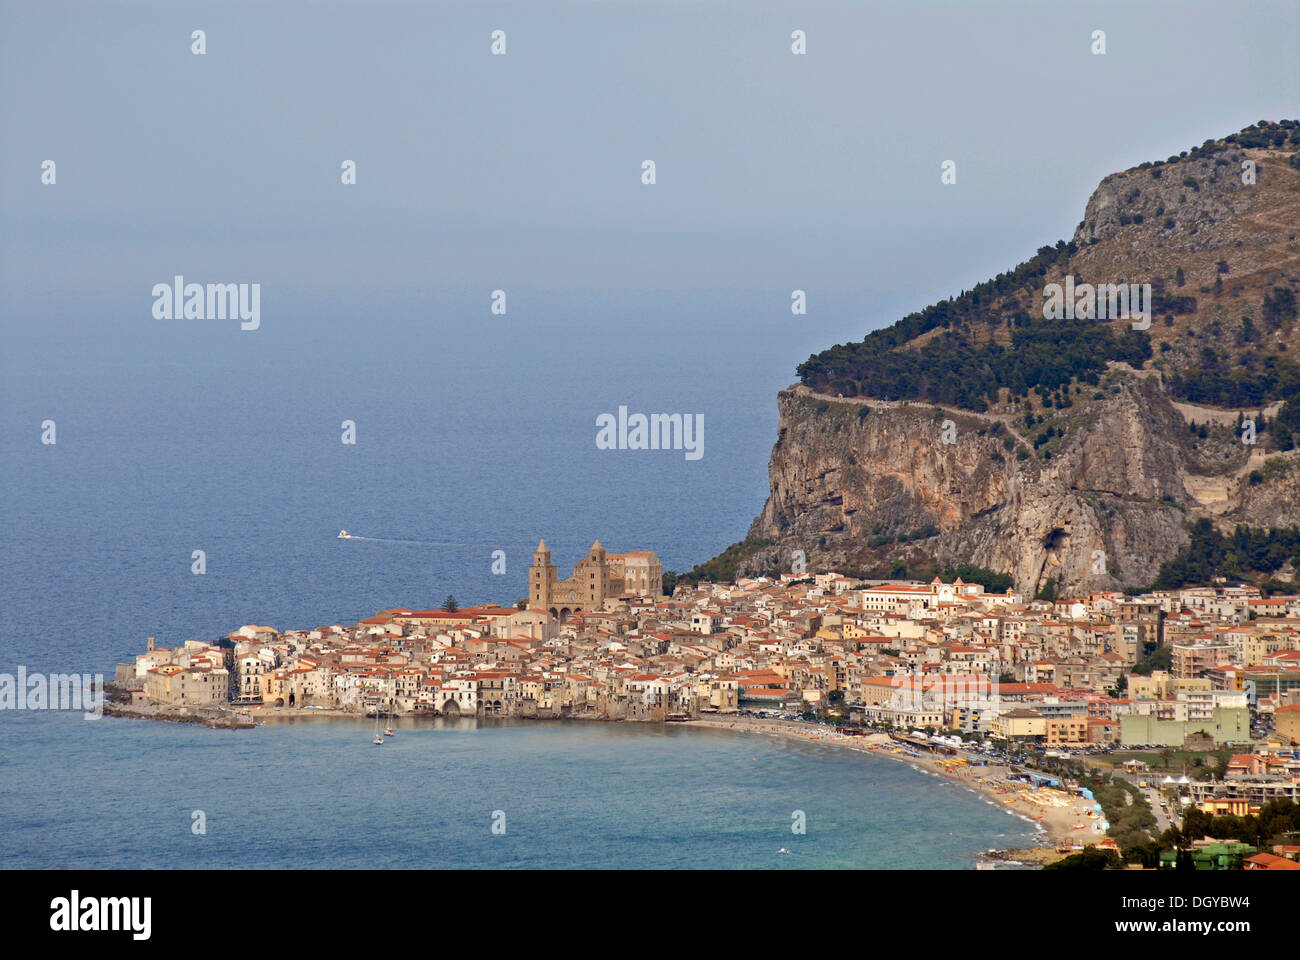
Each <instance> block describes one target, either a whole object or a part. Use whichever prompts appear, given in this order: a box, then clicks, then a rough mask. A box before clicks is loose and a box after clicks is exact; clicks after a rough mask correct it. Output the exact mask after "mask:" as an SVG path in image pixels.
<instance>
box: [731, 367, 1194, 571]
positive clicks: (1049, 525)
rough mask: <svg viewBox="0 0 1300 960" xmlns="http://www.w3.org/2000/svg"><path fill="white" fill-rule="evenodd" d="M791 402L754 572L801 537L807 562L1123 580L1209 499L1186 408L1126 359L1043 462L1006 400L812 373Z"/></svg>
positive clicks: (780, 559)
mask: <svg viewBox="0 0 1300 960" xmlns="http://www.w3.org/2000/svg"><path fill="white" fill-rule="evenodd" d="M779 405H780V411H781V426H780V439H779V441H778V442H777V444H776V447H775V449H774V450H773V451H772V458H771V462H770V465H769V473H770V477H771V495H770V496H769V498H768V500H767V503H766V505H765V506H764V508H763V512H762V514H761V515H760V516H759V517H758V519H757V520H755V521H754V524H753V526H752V527H751V529H750V531H749V539H750V540H751V541H754V540H757V541H770V544H769V545H767V546H765V547H763V548H762V549H760V550H758V551H756V552H755V553H754V554H753V555H752V556H751V557H750V558H749V559H748V560H747V561H745V562H744V563H743V564H742V569H744V570H746V571H748V572H762V571H765V570H770V569H772V568H773V567H776V568H779V569H782V570H788V569H790V565H791V554H792V551H795V550H802V551H804V553H805V556H806V557H807V558H808V563H809V569H810V570H817V569H836V568H839V569H843V568H846V567H854V568H863V567H866V566H870V565H871V564H872V563H879V562H880V561H882V560H888V559H892V558H916V557H928V558H933V559H936V560H939V561H941V562H953V563H956V562H963V561H966V562H971V563H975V564H977V565H979V566H984V567H989V568H991V569H994V570H999V571H1007V572H1010V573H1012V574H1013V576H1014V578H1015V583H1016V588H1017V589H1018V590H1020V591H1025V592H1031V593H1032V592H1034V591H1036V590H1037V589H1038V588H1040V587H1041V586H1042V585H1043V584H1044V583H1045V582H1046V580H1047V579H1048V578H1049V577H1051V578H1055V580H1056V582H1057V584H1058V585H1060V586H1061V587H1063V588H1064V589H1066V590H1069V591H1072V592H1075V591H1080V590H1090V589H1096V590H1101V589H1116V588H1117V587H1119V586H1121V585H1123V584H1128V583H1133V584H1136V583H1142V584H1145V583H1148V582H1150V580H1151V579H1152V578H1153V577H1154V575H1155V573H1156V571H1157V569H1158V568H1159V565H1160V564H1161V563H1162V562H1163V561H1164V560H1166V559H1168V557H1169V556H1171V555H1172V554H1173V553H1174V552H1175V551H1176V550H1177V549H1178V547H1179V546H1180V545H1181V544H1183V543H1184V542H1186V539H1187V535H1186V533H1185V527H1186V524H1187V522H1188V510H1189V504H1191V505H1192V508H1193V509H1195V508H1196V507H1197V506H1199V504H1198V502H1197V501H1196V500H1195V498H1194V497H1193V496H1192V495H1191V494H1190V493H1189V492H1188V490H1187V488H1186V485H1185V481H1186V480H1187V478H1188V477H1189V476H1192V474H1193V470H1194V467H1195V462H1194V460H1193V458H1192V456H1191V454H1192V451H1191V450H1190V449H1189V448H1190V444H1189V443H1188V442H1187V441H1186V440H1185V439H1184V438H1185V436H1186V435H1187V428H1186V424H1185V422H1184V420H1183V418H1182V416H1180V415H1179V413H1178V412H1177V411H1176V410H1175V409H1174V408H1173V407H1172V405H1171V404H1170V403H1169V401H1168V400H1166V399H1165V398H1164V397H1163V396H1162V395H1161V394H1160V392H1159V390H1158V388H1157V387H1156V385H1155V382H1154V381H1147V380H1144V379H1142V378H1140V377H1137V376H1134V375H1131V374H1123V373H1120V372H1116V373H1115V374H1114V376H1113V378H1112V381H1111V382H1109V383H1108V384H1107V391H1106V396H1105V399H1104V400H1102V401H1100V402H1099V403H1097V404H1095V405H1094V406H1093V407H1091V408H1090V410H1089V411H1088V413H1087V415H1086V418H1087V420H1088V422H1087V423H1080V424H1078V427H1079V429H1075V430H1072V431H1070V433H1069V434H1068V435H1067V441H1066V442H1064V443H1063V444H1062V445H1061V447H1060V449H1059V451H1058V453H1057V455H1056V456H1055V457H1053V458H1052V459H1050V460H1048V461H1046V462H1043V461H1042V460H1041V459H1039V458H1037V457H1035V456H1033V455H1032V447H1031V445H1030V444H1029V443H1028V442H1027V441H1026V440H1025V439H1024V438H1022V437H1021V436H1020V435H1019V434H1018V433H1017V432H1015V429H1014V427H1013V426H1011V421H1010V418H1003V417H1000V416H998V415H995V414H986V415H977V414H972V413H969V412H965V411H958V410H943V409H939V408H935V407H933V406H929V405H920V404H917V405H912V404H890V403H885V402H870V401H867V402H864V401H862V400H838V399H832V398H829V397H819V396H817V395H814V394H812V393H811V392H810V391H808V390H807V389H806V388H803V387H795V388H792V389H791V390H787V391H783V392H782V393H781V394H780V397H779ZM864 409H865V410H867V411H868V412H866V413H865V414H864V413H862V412H861V411H862V410H864ZM945 433H946V436H947V438H948V439H950V440H952V441H953V442H951V443H945V442H944V439H945ZM1022 450H1023V451H1025V452H1026V456H1025V458H1024V459H1018V458H1017V454H1018V452H1019V451H1022ZM900 537H901V538H902V539H901V540H900V539H898V538H900ZM886 540H888V541H890V542H884V541H886Z"/></svg>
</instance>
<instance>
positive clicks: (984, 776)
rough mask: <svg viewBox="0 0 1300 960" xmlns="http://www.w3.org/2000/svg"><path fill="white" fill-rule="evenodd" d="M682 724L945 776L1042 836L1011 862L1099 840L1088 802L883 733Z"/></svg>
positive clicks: (734, 721) (739, 720) (1048, 856)
mask: <svg viewBox="0 0 1300 960" xmlns="http://www.w3.org/2000/svg"><path fill="white" fill-rule="evenodd" d="M685 725H688V726H699V727H714V728H717V729H720V730H735V731H739V732H745V733H756V734H761V735H765V736H773V737H786V738H789V739H793V740H801V741H804V742H810V741H811V742H816V743H822V744H825V745H826V746H831V747H840V748H843V749H848V750H859V751H862V752H864V753H874V754H875V755H876V756H879V757H886V758H888V759H891V760H901V761H903V762H904V763H908V764H911V765H912V766H913V767H915V768H917V769H919V770H924V771H926V772H928V773H932V774H935V775H937V776H942V777H946V778H948V779H950V780H952V781H954V782H956V783H960V784H962V785H963V786H966V787H968V788H969V789H971V790H973V791H975V792H977V793H979V794H982V795H983V796H984V797H985V798H987V799H988V800H990V801H991V802H993V803H996V804H998V805H1000V806H1005V807H1007V808H1009V812H1011V813H1014V814H1015V815H1016V816H1019V817H1021V818H1022V819H1024V820H1027V821H1030V822H1032V823H1034V824H1035V825H1037V826H1038V827H1039V828H1040V829H1041V830H1042V831H1043V833H1044V834H1045V835H1046V839H1045V842H1044V845H1043V846H1041V847H1036V848H1033V849H1032V850H1019V851H1015V853H1016V854H1017V855H1018V856H1017V859H1030V860H1034V861H1036V862H1048V861H1050V860H1053V859H1056V858H1057V856H1058V855H1059V854H1058V852H1057V849H1056V848H1057V847H1058V846H1062V845H1065V844H1084V845H1086V844H1088V843H1096V842H1097V841H1098V840H1100V839H1101V837H1102V835H1101V834H1100V833H1098V832H1096V831H1095V830H1094V826H1093V825H1094V823H1095V822H1096V821H1095V819H1094V818H1090V817H1089V816H1088V814H1089V812H1091V811H1092V809H1093V806H1094V804H1093V803H1092V802H1091V801H1089V800H1087V799H1084V798H1083V797H1079V796H1075V795H1073V794H1070V793H1067V792H1066V791H1063V790H1054V789H1052V788H1049V787H1044V788H1038V789H1035V788H1033V787H1031V786H1029V785H1028V784H1024V783H1020V782H1017V781H1012V780H1010V779H1009V778H1010V776H1011V775H1012V769H1011V767H1009V766H1007V765H1006V764H1001V763H995V762H992V761H990V762H989V763H988V765H987V766H972V765H968V764H964V763H958V762H954V761H955V759H956V758H954V757H944V756H940V755H938V754H928V753H924V752H921V751H914V752H913V753H908V752H905V751H903V750H900V749H899V748H900V746H901V745H900V744H899V743H897V742H896V741H894V740H893V739H892V738H891V737H890V736H889V735H888V734H885V733H865V734H863V735H861V736H850V735H846V734H841V733H837V732H836V731H835V730H834V728H832V727H828V726H824V725H821V724H815V723H803V722H801V721H797V720H766V719H759V718H757V717H725V718H723V717H717V718H709V719H701V720H691V721H689V722H688V723H687V724H685ZM895 750H898V752H894V751H895Z"/></svg>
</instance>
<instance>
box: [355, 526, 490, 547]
mask: <svg viewBox="0 0 1300 960" xmlns="http://www.w3.org/2000/svg"><path fill="white" fill-rule="evenodd" d="M335 539H338V540H366V541H368V542H370V543H409V544H414V545H415V546H417V547H463V546H465V544H463V543H453V542H451V541H448V540H399V539H397V538H395V537H358V536H357V535H356V534H355V533H348V532H347V531H346V530H340V531H339V535H338V537H336V538H335Z"/></svg>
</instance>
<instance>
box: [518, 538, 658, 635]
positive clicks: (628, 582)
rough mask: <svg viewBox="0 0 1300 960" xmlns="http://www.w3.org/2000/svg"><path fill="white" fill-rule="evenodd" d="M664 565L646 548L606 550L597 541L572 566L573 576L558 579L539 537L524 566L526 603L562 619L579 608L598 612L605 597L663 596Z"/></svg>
mask: <svg viewBox="0 0 1300 960" xmlns="http://www.w3.org/2000/svg"><path fill="white" fill-rule="evenodd" d="M663 592H664V568H663V564H661V563H660V562H659V558H658V557H657V556H655V555H654V553H652V552H651V551H649V550H632V551H630V552H628V553H606V552H605V548H604V547H602V546H601V545H600V541H599V540H597V541H596V542H595V543H593V544H592V545H591V549H590V550H588V551H587V555H586V556H585V557H584V558H583V559H581V560H579V561H578V562H577V563H575V564H574V565H573V576H572V577H570V578H569V579H567V580H561V579H560V578H559V575H558V573H557V572H556V568H555V564H553V563H551V551H549V550H547V549H546V541H545V540H542V541H541V542H540V543H538V544H537V549H536V550H535V551H533V565H532V566H531V567H529V568H528V606H529V607H531V608H532V609H534V610H547V611H549V612H550V613H551V615H552V616H554V617H556V618H557V619H559V620H561V621H563V620H567V619H568V618H569V615H570V614H572V613H578V612H579V611H582V610H587V611H592V612H598V611H600V610H603V609H604V608H605V601H606V600H617V599H618V598H620V597H652V598H657V597H661V596H663Z"/></svg>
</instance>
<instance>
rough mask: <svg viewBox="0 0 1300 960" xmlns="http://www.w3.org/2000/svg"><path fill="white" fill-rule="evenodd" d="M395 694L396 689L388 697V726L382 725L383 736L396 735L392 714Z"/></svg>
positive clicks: (394, 711) (393, 712)
mask: <svg viewBox="0 0 1300 960" xmlns="http://www.w3.org/2000/svg"><path fill="white" fill-rule="evenodd" d="M395 694H396V691H395V690H394V692H393V693H392V694H390V695H389V697H388V726H386V727H384V736H386V737H395V736H397V731H396V730H394V729H393V716H394V714H395V713H396V710H395V708H394V701H395V700H396V696H395Z"/></svg>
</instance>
